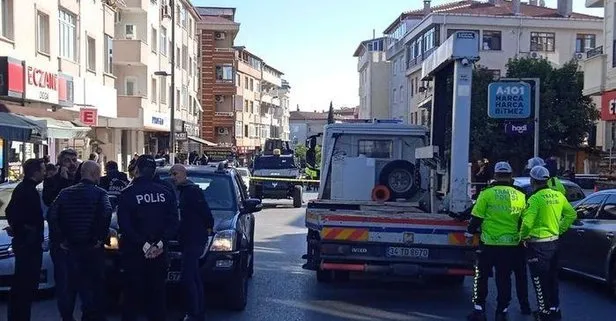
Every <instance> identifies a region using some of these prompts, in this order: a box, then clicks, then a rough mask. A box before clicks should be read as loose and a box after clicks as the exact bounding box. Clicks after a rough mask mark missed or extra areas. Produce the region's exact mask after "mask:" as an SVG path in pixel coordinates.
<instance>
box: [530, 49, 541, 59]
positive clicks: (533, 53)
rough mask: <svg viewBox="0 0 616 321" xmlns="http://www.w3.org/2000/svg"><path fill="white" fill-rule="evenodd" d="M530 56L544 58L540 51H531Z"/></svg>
mask: <svg viewBox="0 0 616 321" xmlns="http://www.w3.org/2000/svg"><path fill="white" fill-rule="evenodd" d="M529 56H530V57H531V58H534V59H541V58H543V56H542V55H541V54H540V53H538V52H536V51H531V52H530V55H529Z"/></svg>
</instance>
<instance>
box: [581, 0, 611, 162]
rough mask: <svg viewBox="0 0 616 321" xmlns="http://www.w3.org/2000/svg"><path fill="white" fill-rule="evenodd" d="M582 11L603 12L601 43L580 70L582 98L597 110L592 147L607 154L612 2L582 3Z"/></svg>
mask: <svg viewBox="0 0 616 321" xmlns="http://www.w3.org/2000/svg"><path fill="white" fill-rule="evenodd" d="M586 7H588V8H603V10H604V14H603V16H604V17H605V21H604V24H603V28H604V29H603V39H602V41H601V42H598V43H597V44H596V47H595V48H594V49H592V50H589V51H588V52H587V53H586V55H585V57H584V58H585V60H584V62H583V66H584V71H585V72H584V95H588V96H590V97H591V98H592V99H593V101H594V102H595V104H596V105H597V106H599V107H600V108H601V121H600V122H599V123H598V124H597V136H596V145H597V146H601V147H602V149H603V150H604V151H608V150H610V149H613V148H614V147H616V146H614V145H615V142H616V124H615V121H616V52H615V48H616V33H614V23H616V20H615V18H614V14H616V9H615V8H616V1H615V0H586Z"/></svg>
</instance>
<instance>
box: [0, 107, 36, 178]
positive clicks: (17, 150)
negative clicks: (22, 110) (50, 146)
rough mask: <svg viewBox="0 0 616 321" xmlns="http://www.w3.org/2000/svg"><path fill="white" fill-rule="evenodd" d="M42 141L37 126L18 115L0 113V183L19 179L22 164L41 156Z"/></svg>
mask: <svg viewBox="0 0 616 321" xmlns="http://www.w3.org/2000/svg"><path fill="white" fill-rule="evenodd" d="M42 139H43V137H42V136H41V129H40V128H39V127H38V126H37V124H35V123H33V122H31V121H29V120H28V119H26V118H24V117H21V116H18V115H14V114H10V113H1V112H0V182H4V181H5V180H7V179H8V180H10V181H15V180H18V179H20V178H21V175H22V172H21V165H22V164H23V162H24V161H25V160H26V159H28V158H32V157H42V156H43V154H44V150H42V149H41V148H40V147H41V146H42V144H40V143H41V141H42ZM35 147H38V148H35Z"/></svg>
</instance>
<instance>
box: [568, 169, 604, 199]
mask: <svg viewBox="0 0 616 321" xmlns="http://www.w3.org/2000/svg"><path fill="white" fill-rule="evenodd" d="M604 180H605V178H601V177H600V176H599V174H575V180H574V181H575V183H576V184H578V185H580V187H581V188H582V190H583V191H584V194H586V196H588V195H590V194H592V193H594V192H595V184H596V183H597V181H604Z"/></svg>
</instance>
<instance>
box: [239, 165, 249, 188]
mask: <svg viewBox="0 0 616 321" xmlns="http://www.w3.org/2000/svg"><path fill="white" fill-rule="evenodd" d="M235 170H236V171H237V172H238V173H239V174H240V176H241V177H242V181H243V182H244V185H246V186H250V170H249V169H248V168H247V167H238V168H236V169H235Z"/></svg>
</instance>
